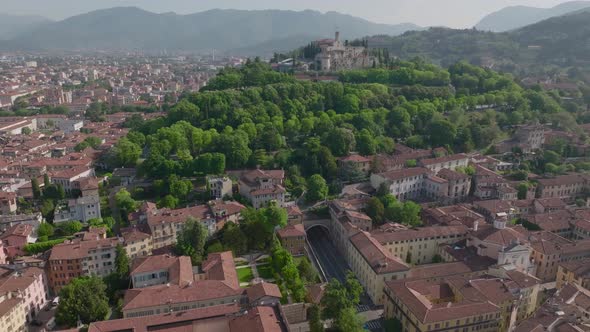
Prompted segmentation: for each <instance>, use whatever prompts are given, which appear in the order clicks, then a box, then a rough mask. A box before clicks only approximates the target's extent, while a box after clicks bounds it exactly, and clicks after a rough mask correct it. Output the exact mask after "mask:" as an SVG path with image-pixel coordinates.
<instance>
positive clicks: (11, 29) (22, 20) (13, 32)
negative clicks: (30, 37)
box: [0, 13, 51, 40]
mask: <svg viewBox="0 0 590 332" xmlns="http://www.w3.org/2000/svg"><path fill="white" fill-rule="evenodd" d="M47 23H51V20H50V19H48V18H45V17H42V16H20V15H9V14H2V13H0V40H8V39H12V38H15V37H17V36H18V35H20V34H22V33H24V32H27V31H31V30H34V29H36V28H38V27H39V26H41V25H43V24H47Z"/></svg>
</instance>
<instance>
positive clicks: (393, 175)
mask: <svg viewBox="0 0 590 332" xmlns="http://www.w3.org/2000/svg"><path fill="white" fill-rule="evenodd" d="M429 173H430V170H429V169H428V168H423V167H412V168H405V169H399V170H394V171H389V172H384V173H379V174H377V175H379V176H381V177H383V178H385V179H388V180H390V181H395V180H400V179H405V178H409V177H414V176H424V175H426V174H429Z"/></svg>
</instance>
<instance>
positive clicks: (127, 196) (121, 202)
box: [115, 188, 137, 214]
mask: <svg viewBox="0 0 590 332" xmlns="http://www.w3.org/2000/svg"><path fill="white" fill-rule="evenodd" d="M115 204H116V205H117V207H118V208H119V209H120V210H121V212H122V213H125V214H126V213H129V212H133V211H135V209H136V208H137V202H136V201H135V200H134V199H133V198H132V197H131V193H129V192H128V191H127V189H125V188H121V190H119V191H118V192H117V193H116V194H115Z"/></svg>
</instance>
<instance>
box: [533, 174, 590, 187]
mask: <svg viewBox="0 0 590 332" xmlns="http://www.w3.org/2000/svg"><path fill="white" fill-rule="evenodd" d="M537 181H538V182H539V184H540V185H542V186H545V187H547V186H567V185H573V184H577V183H584V182H585V179H584V177H582V175H581V174H568V175H560V176H556V177H554V178H548V179H538V180H537Z"/></svg>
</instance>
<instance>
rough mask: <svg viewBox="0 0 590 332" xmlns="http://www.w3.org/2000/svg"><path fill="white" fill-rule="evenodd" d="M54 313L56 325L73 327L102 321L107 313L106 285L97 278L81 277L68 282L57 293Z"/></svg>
mask: <svg viewBox="0 0 590 332" xmlns="http://www.w3.org/2000/svg"><path fill="white" fill-rule="evenodd" d="M59 298H60V299H59V305H58V307H57V311H56V313H55V319H56V322H57V324H58V325H62V326H68V327H75V326H77V323H78V320H80V321H81V322H82V323H84V324H89V323H92V322H96V321H100V320H104V319H105V318H106V315H107V313H108V312H109V303H108V298H107V296H106V285H105V284H104V282H103V281H102V279H100V278H98V277H81V278H76V279H73V280H72V281H70V283H69V284H67V285H65V286H64V287H63V288H62V289H61V291H60V292H59Z"/></svg>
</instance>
